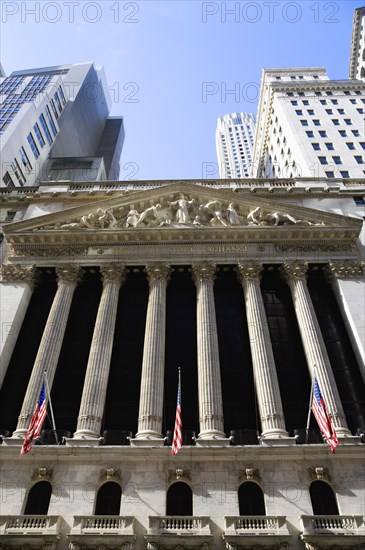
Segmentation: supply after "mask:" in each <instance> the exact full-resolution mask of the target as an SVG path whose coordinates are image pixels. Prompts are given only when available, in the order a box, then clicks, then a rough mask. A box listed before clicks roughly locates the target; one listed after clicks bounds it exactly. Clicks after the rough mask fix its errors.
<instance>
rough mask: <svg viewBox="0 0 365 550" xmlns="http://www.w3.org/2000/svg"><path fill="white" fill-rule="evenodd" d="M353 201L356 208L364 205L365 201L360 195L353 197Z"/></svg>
mask: <svg viewBox="0 0 365 550" xmlns="http://www.w3.org/2000/svg"><path fill="white" fill-rule="evenodd" d="M353 199H354V201H355V204H356V206H363V205H364V204H365V199H364V197H362V196H361V195H360V196H356V197H353Z"/></svg>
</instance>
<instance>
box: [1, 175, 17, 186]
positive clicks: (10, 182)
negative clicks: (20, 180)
mask: <svg viewBox="0 0 365 550" xmlns="http://www.w3.org/2000/svg"><path fill="white" fill-rule="evenodd" d="M3 182H4V183H5V185H6V187H15V183H14V182H13V179H12V177H11V175H10V174H9V172H5V174H4V177H3Z"/></svg>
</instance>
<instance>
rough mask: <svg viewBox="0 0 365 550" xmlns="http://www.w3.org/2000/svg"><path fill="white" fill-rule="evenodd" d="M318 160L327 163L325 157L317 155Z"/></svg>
mask: <svg viewBox="0 0 365 550" xmlns="http://www.w3.org/2000/svg"><path fill="white" fill-rule="evenodd" d="M318 160H319V162H320V163H321V164H328V163H327V157H318Z"/></svg>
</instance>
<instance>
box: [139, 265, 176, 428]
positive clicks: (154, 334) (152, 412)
mask: <svg viewBox="0 0 365 550" xmlns="http://www.w3.org/2000/svg"><path fill="white" fill-rule="evenodd" d="M145 271H146V272H147V275H148V282H149V285H150V292H149V297H148V307H147V317H146V329H145V335H144V347H143V363H142V378H141V393H140V398H139V415H138V433H137V434H136V439H150V438H159V439H162V433H161V432H162V411H163V389H164V369H165V327H166V287H167V283H168V280H169V276H170V272H171V269H170V266H169V265H168V264H161V263H156V264H153V265H148V266H147V267H146V270H145Z"/></svg>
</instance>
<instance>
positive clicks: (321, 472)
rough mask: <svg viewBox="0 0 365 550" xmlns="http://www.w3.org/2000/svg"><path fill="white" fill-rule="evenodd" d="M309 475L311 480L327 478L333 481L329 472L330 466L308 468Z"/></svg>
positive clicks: (326, 479)
mask: <svg viewBox="0 0 365 550" xmlns="http://www.w3.org/2000/svg"><path fill="white" fill-rule="evenodd" d="M307 471H308V475H309V479H310V480H311V481H316V480H317V479H319V480H325V481H328V482H331V476H330V474H329V471H328V468H308V470H307Z"/></svg>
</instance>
